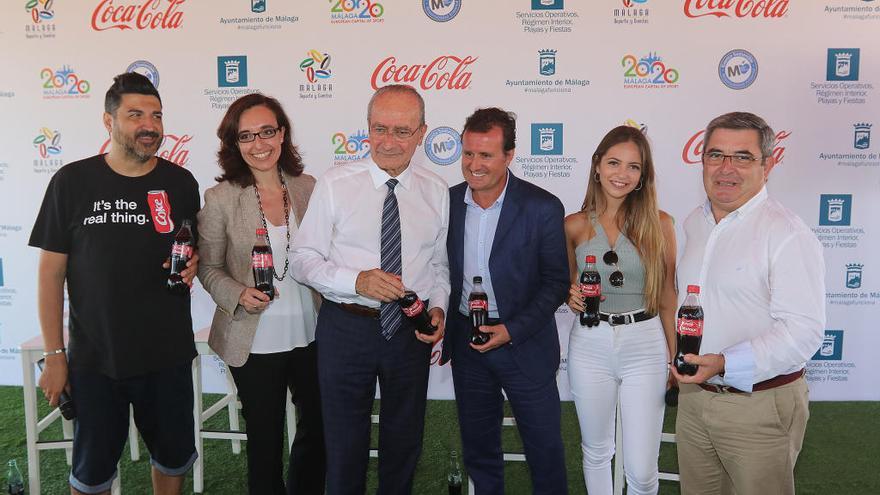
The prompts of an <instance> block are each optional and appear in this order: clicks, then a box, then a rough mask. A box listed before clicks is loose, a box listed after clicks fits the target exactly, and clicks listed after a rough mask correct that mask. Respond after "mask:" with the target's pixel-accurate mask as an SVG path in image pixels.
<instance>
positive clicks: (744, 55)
mask: <svg viewBox="0 0 880 495" xmlns="http://www.w3.org/2000/svg"><path fill="white" fill-rule="evenodd" d="M718 77H720V78H721V82H723V83H724V85H725V86H727V87H728V88H730V89H746V88H748V87H749V86H751V85H752V83H753V82H755V79H757V78H758V60H757V59H755V56H754V55H752V54H751V53H749V52H747V51H745V50H731V51H729V52H727V53H726V54H725V55H724V56H723V57H721V62H719V63H718Z"/></svg>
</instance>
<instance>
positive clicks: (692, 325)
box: [677, 318, 703, 337]
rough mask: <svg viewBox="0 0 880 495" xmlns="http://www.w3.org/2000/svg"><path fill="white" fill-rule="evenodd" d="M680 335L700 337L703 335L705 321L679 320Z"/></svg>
mask: <svg viewBox="0 0 880 495" xmlns="http://www.w3.org/2000/svg"><path fill="white" fill-rule="evenodd" d="M677 326H678V330H677V331H678V334H679V335H689V336H693V337H700V336H702V335H703V320H692V319H690V318H679V319H678V325H677Z"/></svg>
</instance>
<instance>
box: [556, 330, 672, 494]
mask: <svg viewBox="0 0 880 495" xmlns="http://www.w3.org/2000/svg"><path fill="white" fill-rule="evenodd" d="M666 354H667V352H666V338H665V337H664V335H663V327H662V325H661V324H660V318H652V319H650V320H646V321H642V322H639V323H633V324H630V325H619V326H616V327H612V326H611V325H609V324H608V323H606V322H604V321H603V322H600V323H599V326H597V327H592V328H588V327H582V326H580V324H579V322H578V319H577V318H575V321H574V325H573V327H572V330H571V335H570V338H569V344H568V377H569V381H570V383H571V394H572V396H573V397H574V403H575V407H576V408H577V415H578V421H579V422H580V426H581V439H582V440H581V448H582V449H583V454H584V480H585V481H586V485H587V491H588V492H589V493H590V495H611V493H612V486H611V485H612V483H611V458H612V457H614V426H615V411H616V407H617V401H618V397H619V400H620V413H621V421H622V423H623V424H622V434H623V466H624V471H625V472H626V482H627V484H628V485H629V486H628V491H627V493H630V494H633V495H635V494H656V493H657V490H658V475H657V457H658V455H659V452H660V434H661V433H662V431H663V411H664V400H663V397H664V394H665V392H666V378H667V372H668V370H667V365H666V362H667V357H666ZM618 462H619V461H618Z"/></svg>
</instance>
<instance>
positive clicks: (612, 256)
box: [602, 249, 625, 287]
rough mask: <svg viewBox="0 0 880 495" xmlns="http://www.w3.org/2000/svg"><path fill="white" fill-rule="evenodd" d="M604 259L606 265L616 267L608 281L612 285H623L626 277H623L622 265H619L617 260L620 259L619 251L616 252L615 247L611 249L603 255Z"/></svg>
mask: <svg viewBox="0 0 880 495" xmlns="http://www.w3.org/2000/svg"><path fill="white" fill-rule="evenodd" d="M602 261H604V262H605V264H606V265H608V266H613V267H614V271H613V272H611V275H609V276H608V281H609V282H611V285H612V286H614V287H623V282H624V281H625V279H624V277H623V272H622V271H620V267H618V266H617V262H618V261H619V260H618V258H617V253H615V252H614V250H613V249H609V250H608V252H606V253H605V254H603V255H602Z"/></svg>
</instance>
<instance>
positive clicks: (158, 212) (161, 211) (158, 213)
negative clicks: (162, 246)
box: [147, 190, 174, 234]
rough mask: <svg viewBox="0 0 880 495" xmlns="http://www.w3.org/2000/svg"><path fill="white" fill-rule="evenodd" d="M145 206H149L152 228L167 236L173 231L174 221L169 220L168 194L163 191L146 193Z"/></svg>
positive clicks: (169, 203)
mask: <svg viewBox="0 0 880 495" xmlns="http://www.w3.org/2000/svg"><path fill="white" fill-rule="evenodd" d="M147 204H149V205H150V215H151V216H152V217H153V228H155V229H156V232H158V233H160V234H168V233H170V232H173V231H174V221H173V220H171V202H170V201H168V193H166V192H165V191H164V190H160V191H149V192H147Z"/></svg>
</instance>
